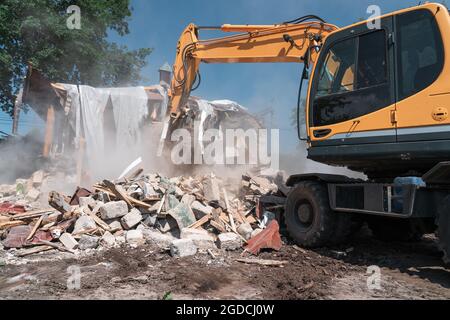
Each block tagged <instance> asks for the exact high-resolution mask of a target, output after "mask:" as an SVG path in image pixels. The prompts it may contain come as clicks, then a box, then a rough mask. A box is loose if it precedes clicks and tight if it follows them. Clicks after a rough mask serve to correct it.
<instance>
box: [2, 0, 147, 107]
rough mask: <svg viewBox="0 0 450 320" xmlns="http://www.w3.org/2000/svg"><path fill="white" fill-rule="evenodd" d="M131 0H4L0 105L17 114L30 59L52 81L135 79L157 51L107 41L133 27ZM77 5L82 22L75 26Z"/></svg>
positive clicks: (101, 82)
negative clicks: (72, 24)
mask: <svg viewBox="0 0 450 320" xmlns="http://www.w3.org/2000/svg"><path fill="white" fill-rule="evenodd" d="M129 2H130V0H108V1H107V0H2V1H1V2H0V107H1V109H2V110H3V111H5V112H7V113H9V114H12V112H13V105H14V101H15V98H16V94H17V92H18V90H19V88H20V87H21V85H22V82H23V78H24V76H25V73H26V67H27V64H28V63H29V62H30V63H31V64H32V65H33V67H34V68H36V69H38V70H39V71H41V72H42V74H43V75H44V76H45V77H46V78H47V79H49V80H50V81H52V82H72V83H80V84H87V85H91V86H115V85H135V84H137V83H138V82H139V81H140V80H142V79H141V76H140V71H141V69H142V68H143V67H144V66H145V65H146V59H147V57H148V56H149V55H150V53H151V52H152V49H150V48H141V49H138V50H129V49H128V48H127V47H126V46H119V45H117V44H115V43H110V42H108V41H107V37H108V32H109V31H115V32H117V33H118V34H119V35H121V36H123V35H126V34H128V33H129V29H128V19H129V17H130V16H131V12H132V8H131V7H130V3H129ZM71 5H77V6H78V7H79V8H80V10H81V14H80V17H81V28H80V29H73V28H69V27H68V24H67V20H68V19H70V18H71V16H72V13H71V12H69V13H68V12H67V9H68V7H69V6H71Z"/></svg>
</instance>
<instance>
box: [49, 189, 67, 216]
mask: <svg viewBox="0 0 450 320" xmlns="http://www.w3.org/2000/svg"><path fill="white" fill-rule="evenodd" d="M48 197H49V198H48V203H49V204H50V205H51V206H52V207H53V208H55V209H56V210H58V211H59V212H61V213H62V214H64V213H66V212H68V211H70V210H71V207H70V204H69V203H67V202H66V199H65V198H64V196H62V195H61V194H59V193H58V192H56V191H52V192H50V193H49V195H48Z"/></svg>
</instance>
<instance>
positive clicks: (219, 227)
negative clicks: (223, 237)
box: [209, 220, 227, 233]
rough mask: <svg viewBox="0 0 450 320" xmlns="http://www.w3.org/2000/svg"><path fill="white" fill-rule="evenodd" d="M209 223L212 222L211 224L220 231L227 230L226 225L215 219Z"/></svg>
mask: <svg viewBox="0 0 450 320" xmlns="http://www.w3.org/2000/svg"><path fill="white" fill-rule="evenodd" d="M209 223H210V224H211V226H213V227H214V228H216V229H217V230H218V231H219V232H220V233H226V232H227V229H225V228H224V226H223V225H221V224H220V223H217V222H216V221H214V220H211V221H210V222H209Z"/></svg>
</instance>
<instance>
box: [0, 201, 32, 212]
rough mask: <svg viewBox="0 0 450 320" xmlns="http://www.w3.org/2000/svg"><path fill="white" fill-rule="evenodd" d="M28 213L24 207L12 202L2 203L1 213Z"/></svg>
mask: <svg viewBox="0 0 450 320" xmlns="http://www.w3.org/2000/svg"><path fill="white" fill-rule="evenodd" d="M24 212H26V210H25V207H24V206H17V205H15V204H13V203H11V202H3V203H0V213H6V214H19V213H24Z"/></svg>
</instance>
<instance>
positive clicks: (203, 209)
mask: <svg viewBox="0 0 450 320" xmlns="http://www.w3.org/2000/svg"><path fill="white" fill-rule="evenodd" d="M191 209H192V211H193V212H194V214H195V216H196V218H197V219H201V218H202V217H204V216H207V215H210V214H212V211H213V207H210V206H204V205H203V204H201V203H200V202H199V201H194V202H193V203H192V204H191Z"/></svg>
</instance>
